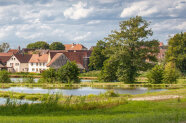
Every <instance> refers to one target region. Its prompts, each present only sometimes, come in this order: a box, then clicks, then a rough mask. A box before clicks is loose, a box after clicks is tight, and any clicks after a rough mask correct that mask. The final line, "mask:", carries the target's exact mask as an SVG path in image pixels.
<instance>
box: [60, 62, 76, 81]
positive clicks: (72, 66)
mask: <svg viewBox="0 0 186 123" xmlns="http://www.w3.org/2000/svg"><path fill="white" fill-rule="evenodd" d="M79 73H80V72H79V69H78V66H77V65H76V63H75V62H67V63H66V64H65V65H64V66H62V67H61V68H60V69H59V70H58V80H59V81H60V82H65V83H78V82H80V80H79V77H78V75H79Z"/></svg>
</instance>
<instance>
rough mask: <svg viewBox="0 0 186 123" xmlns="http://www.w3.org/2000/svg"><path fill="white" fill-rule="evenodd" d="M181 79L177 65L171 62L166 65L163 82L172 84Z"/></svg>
mask: <svg viewBox="0 0 186 123" xmlns="http://www.w3.org/2000/svg"><path fill="white" fill-rule="evenodd" d="M178 77H179V71H178V70H177V69H176V65H175V64H174V63H172V62H169V63H167V64H166V65H165V70H164V75H163V78H164V79H163V81H164V83H168V84H172V83H176V82H177V79H178Z"/></svg>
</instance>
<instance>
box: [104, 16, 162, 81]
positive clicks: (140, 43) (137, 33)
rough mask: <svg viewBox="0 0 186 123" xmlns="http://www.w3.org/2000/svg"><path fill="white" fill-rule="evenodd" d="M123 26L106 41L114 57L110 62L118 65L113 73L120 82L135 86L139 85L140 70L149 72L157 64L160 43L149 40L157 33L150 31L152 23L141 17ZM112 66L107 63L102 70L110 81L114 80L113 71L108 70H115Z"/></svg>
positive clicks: (107, 54) (122, 23)
mask: <svg viewBox="0 0 186 123" xmlns="http://www.w3.org/2000/svg"><path fill="white" fill-rule="evenodd" d="M119 26H120V30H119V31H116V30H115V31H112V32H113V33H112V34H110V35H109V36H108V37H106V38H105V40H106V41H107V47H106V50H105V53H106V56H107V57H109V58H110V59H109V62H110V63H112V61H114V63H116V65H115V66H114V67H115V68H114V70H112V71H113V72H115V73H112V74H113V75H114V79H115V76H116V77H117V79H118V80H120V81H124V82H126V83H131V82H135V79H136V77H137V76H139V72H140V71H146V70H147V69H149V68H151V67H152V66H153V65H154V62H156V61H157V59H156V56H157V53H158V52H159V48H158V46H159V43H158V41H157V40H147V39H148V37H149V36H152V34H153V33H152V31H151V29H149V28H148V26H149V23H148V22H147V21H146V20H143V19H142V17H140V16H136V17H134V18H130V20H126V21H122V22H120V25H119ZM115 61H116V62H115ZM110 63H108V61H107V62H104V67H103V70H102V71H103V72H102V73H105V75H104V74H103V75H104V76H105V77H106V78H108V79H107V81H109V80H113V78H111V76H109V74H110V72H109V71H110V70H111V69H108V68H110V67H112V68H113V64H110ZM110 65H111V66H110ZM107 74H108V75H107ZM104 76H103V77H102V79H103V80H104ZM108 76H109V77H108Z"/></svg>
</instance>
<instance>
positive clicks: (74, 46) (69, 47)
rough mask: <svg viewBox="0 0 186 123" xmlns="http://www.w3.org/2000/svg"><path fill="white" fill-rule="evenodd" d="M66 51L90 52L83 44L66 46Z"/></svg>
mask: <svg viewBox="0 0 186 123" xmlns="http://www.w3.org/2000/svg"><path fill="white" fill-rule="evenodd" d="M64 46H65V50H88V49H87V48H86V47H85V46H83V45H82V44H75V43H73V44H64Z"/></svg>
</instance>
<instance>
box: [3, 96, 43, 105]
mask: <svg viewBox="0 0 186 123" xmlns="http://www.w3.org/2000/svg"><path fill="white" fill-rule="evenodd" d="M10 102H13V103H16V104H25V103H27V104H31V103H41V101H31V100H25V99H24V100H19V99H10ZM6 103H7V98H1V97H0V105H4V104H6Z"/></svg>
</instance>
